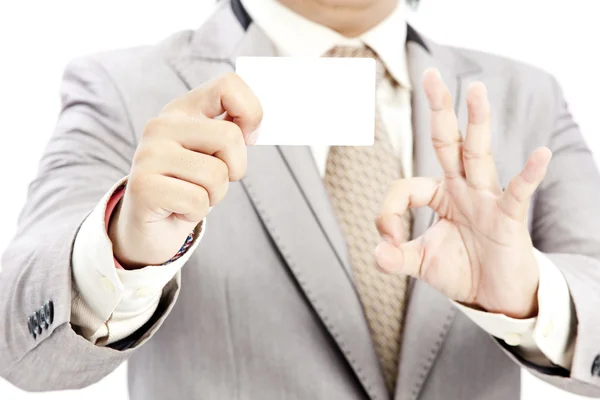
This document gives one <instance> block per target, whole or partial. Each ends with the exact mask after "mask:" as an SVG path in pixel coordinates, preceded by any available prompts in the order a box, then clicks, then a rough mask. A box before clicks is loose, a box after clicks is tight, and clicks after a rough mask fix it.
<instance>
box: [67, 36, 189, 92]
mask: <svg viewBox="0 0 600 400" xmlns="http://www.w3.org/2000/svg"><path fill="white" fill-rule="evenodd" d="M191 35H192V31H183V32H179V33H176V34H174V35H171V36H170V37H168V38H167V39H165V40H163V41H161V42H159V43H157V44H154V45H147V46H138V47H131V48H124V49H117V50H110V51H105V52H100V53H96V54H90V55H86V56H83V57H79V58H77V59H74V60H72V61H71V62H70V63H69V66H68V67H67V69H69V68H74V69H86V68H93V67H95V68H96V69H100V70H102V72H103V73H104V74H106V75H108V76H109V77H110V78H111V80H112V81H113V83H114V84H115V85H116V86H121V85H125V86H127V85H128V84H129V85H130V84H131V83H140V84H141V83H143V84H144V85H147V84H148V83H150V82H151V81H150V79H151V78H153V77H156V76H157V75H169V74H175V72H174V71H173V69H172V68H171V66H170V64H169V59H170V58H171V57H172V56H173V55H175V54H177V53H178V52H180V51H182V49H185V46H186V45H187V44H188V43H189V39H190V36H191Z"/></svg>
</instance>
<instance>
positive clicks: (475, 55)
mask: <svg viewBox="0 0 600 400" xmlns="http://www.w3.org/2000/svg"><path fill="white" fill-rule="evenodd" d="M443 47H445V49H446V51H448V52H450V53H453V54H454V56H455V57H457V58H460V59H462V60H464V61H465V62H469V63H472V64H474V65H477V66H478V67H479V69H480V70H481V71H482V73H483V74H484V75H486V76H496V77H500V78H501V79H505V80H506V81H507V83H508V82H510V83H511V84H513V85H515V86H514V87H517V88H520V89H521V90H525V91H527V90H536V91H539V90H544V89H548V90H554V88H555V86H556V79H555V78H554V76H553V75H552V74H550V73H549V72H548V71H545V70H544V69H542V68H540V67H538V66H535V65H533V64H529V63H526V62H523V61H519V60H516V59H513V58H510V57H505V56H501V55H497V54H492V53H487V52H484V51H479V50H474V49H467V48H460V47H452V46H443Z"/></svg>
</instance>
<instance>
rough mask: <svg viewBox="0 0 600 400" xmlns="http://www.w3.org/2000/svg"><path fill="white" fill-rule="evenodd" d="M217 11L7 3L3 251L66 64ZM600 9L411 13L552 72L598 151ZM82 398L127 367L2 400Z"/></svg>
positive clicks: (510, 2)
mask: <svg viewBox="0 0 600 400" xmlns="http://www.w3.org/2000/svg"><path fill="white" fill-rule="evenodd" d="M299 1H301V0H299ZM211 8H212V0H169V1H160V2H158V1H154V2H152V1H141V0H125V1H124V0H103V1H89V0H88V1H80V0H79V1H77V0H53V1H43V0H34V1H23V2H19V1H2V2H0V135H1V141H0V188H2V189H0V193H2V197H1V198H2V205H1V207H0V251H1V249H4V248H5V247H6V245H7V244H8V241H9V240H10V237H11V236H12V234H13V231H14V228H15V223H16V219H17V214H18V211H19V209H20V207H21V204H22V203H23V201H24V199H25V193H26V188H27V184H28V181H29V180H31V178H32V177H33V176H34V174H35V171H36V169H37V160H38V159H39V157H40V154H41V152H42V150H43V147H44V145H45V142H46V140H47V138H48V136H49V135H50V134H51V132H52V129H53V125H54V122H55V120H56V116H57V112H58V111H59V109H58V106H59V103H58V100H59V99H58V85H59V81H60V76H61V73H62V69H63V67H64V65H65V64H66V62H67V61H68V60H69V59H71V58H73V57H76V56H78V55H82V54H86V53H92V52H97V51H101V50H108V49H111V48H119V47H128V46H133V45H139V44H150V43H154V42H156V41H158V40H160V39H161V38H163V37H165V36H167V35H169V34H170V33H172V32H175V31H177V30H181V29H187V28H195V27H197V26H198V25H200V24H201V22H202V21H203V19H204V18H206V16H207V15H208V14H209V13H210V10H211ZM599 11H600V2H597V1H590V0H569V1H565V0H423V1H422V6H421V8H420V9H419V12H418V13H417V14H416V15H413V16H411V20H412V21H413V22H414V25H415V26H416V27H417V28H419V30H420V31H421V32H423V33H424V34H426V35H427V36H429V37H431V38H433V39H435V40H437V41H439V42H444V43H451V44H455V45H460V46H465V47H472V48H478V49H484V50H486V51H490V52H494V53H500V54H503V55H507V56H510V57H513V58H517V59H520V60H523V61H526V62H529V63H532V64H535V65H538V66H541V67H543V68H544V69H546V70H548V71H550V72H552V73H553V74H554V75H556V76H557V77H558V79H559V81H560V82H561V83H562V85H563V88H564V89H565V93H566V96H567V99H569V101H570V103H571V108H572V110H573V112H574V114H575V118H576V119H577V120H578V121H579V123H580V125H581V128H582V130H583V133H584V135H585V136H586V138H587V140H588V143H589V145H590V146H591V148H592V150H594V152H595V154H598V153H599V152H600V136H599V135H597V134H596V135H595V133H597V132H598V131H599V130H600V121H599V120H598V118H597V117H598V110H597V108H598V106H599V105H600V101H599V95H598V91H599V89H600V73H598V71H600V58H598V57H597V54H598V43H597V40H598V38H600V24H598V23H597V21H596V18H597V16H598V15H599V14H600V13H599ZM0 340H2V338H0ZM38 372H39V373H44V371H38ZM524 378H525V379H524V381H523V396H522V398H523V399H526V400H537V399H564V400H574V399H580V397H576V396H572V395H569V394H566V393H564V392H561V391H558V390H555V389H553V388H552V387H550V386H548V385H546V384H545V383H542V382H540V381H538V380H536V379H535V378H533V377H531V376H530V375H528V374H526V375H525V376H524ZM82 398H86V399H89V400H95V399H98V400H99V399H103V400H104V399H107V398H109V399H111V400H125V399H126V398H127V393H126V371H125V368H124V367H121V368H120V369H118V370H117V371H116V372H115V373H114V374H112V375H111V376H109V377H108V378H106V379H105V380H104V381H102V382H100V383H98V384H96V385H94V386H92V387H90V388H88V389H85V390H83V391H79V392H62V393H50V394H28V393H24V392H21V391H19V390H17V389H15V388H13V387H11V386H10V385H9V384H7V383H6V382H4V381H2V380H1V379H0V399H1V400H58V399H61V400H70V399H72V400H75V399H82Z"/></svg>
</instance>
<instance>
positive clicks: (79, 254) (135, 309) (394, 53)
mask: <svg viewBox="0 0 600 400" xmlns="http://www.w3.org/2000/svg"><path fill="white" fill-rule="evenodd" d="M242 2H243V4H244V6H245V8H246V10H247V11H248V13H249V14H250V16H251V17H252V19H253V21H254V23H256V24H257V25H258V26H259V27H260V28H261V29H263V31H264V32H265V33H266V35H267V36H268V37H269V38H270V39H271V40H272V41H273V42H274V44H275V47H276V49H277V51H278V53H279V55H280V56H303V57H320V56H322V55H323V54H324V53H325V52H327V51H328V50H329V49H331V48H332V47H334V46H339V45H345V46H363V45H367V46H369V47H371V48H372V49H373V50H374V51H375V52H376V53H377V54H378V56H379V57H380V58H381V60H382V61H383V63H384V64H385V66H386V69H387V71H388V72H389V75H388V76H387V78H386V79H385V80H384V82H383V83H382V84H381V85H380V87H378V88H377V101H378V107H379V111H380V113H381V118H382V121H383V124H384V127H385V129H386V130H387V132H388V134H390V139H391V141H392V145H393V146H394V149H395V151H396V152H397V154H398V156H399V157H400V158H401V161H402V168H403V171H404V176H405V177H411V176H412V173H413V171H412V165H413V154H412V147H413V145H412V127H411V104H410V97H411V82H410V79H409V75H408V67H407V60H406V52H405V51H404V50H403V49H404V48H405V43H404V42H405V38H406V30H407V25H406V21H405V14H404V11H405V10H404V8H403V6H402V3H401V2H400V4H399V6H398V8H397V9H396V10H395V11H394V12H393V13H392V14H391V15H390V16H389V17H388V18H386V19H385V20H384V21H382V22H381V23H380V24H379V25H378V26H376V27H375V28H373V29H372V30H370V31H369V32H366V33H365V34H363V35H361V36H360V37H359V38H352V39H348V38H345V37H343V36H341V35H340V34H338V33H337V32H335V31H332V30H331V29H328V28H327V27H324V26H322V25H318V24H316V23H314V22H312V21H310V20H308V19H305V18H303V17H302V16H300V15H298V14H296V13H294V12H292V11H291V10H289V9H287V8H286V7H284V6H283V5H281V4H280V3H279V2H278V1H277V0H242ZM413 84H416V83H413ZM311 150H312V154H313V157H314V159H315V163H316V164H317V168H318V170H319V172H320V173H321V176H324V174H325V165H326V161H327V155H328V151H329V148H328V147H327V146H320V147H317V146H315V147H312V148H311ZM120 184H121V182H118V183H116V184H115V186H114V188H113V189H112V190H111V191H109V193H107V195H106V196H105V197H104V198H103V200H102V201H101V202H100V204H99V205H98V206H97V208H96V209H95V210H94V211H93V212H92V213H91V214H90V215H89V216H88V218H87V219H86V221H85V222H84V224H83V225H82V227H81V229H80V231H79V233H78V235H77V238H76V240H75V248H74V251H73V276H74V286H73V301H72V322H73V324H74V325H77V326H79V327H80V328H81V334H82V335H83V336H84V337H86V338H87V339H88V340H90V341H91V342H93V343H96V344H98V345H106V344H109V343H112V342H115V341H117V340H119V339H122V338H124V337H127V336H128V335H130V334H131V333H133V332H134V331H135V330H136V329H138V328H139V327H141V326H142V325H143V324H144V323H145V322H147V321H148V320H149V318H150V317H151V316H152V314H153V313H154V311H155V310H156V307H157V305H158V301H159V299H160V295H161V292H162V288H163V287H164V286H165V285H166V284H167V283H168V282H169V281H170V280H171V279H173V277H174V276H175V275H176V274H179V273H180V271H179V270H180V269H181V267H182V266H183V265H184V264H185V262H186V261H187V259H189V257H190V256H191V254H192V253H193V251H194V250H195V248H196V247H197V245H198V243H199V241H200V240H201V236H202V235H203V234H204V232H205V231H206V224H204V228H203V230H202V232H201V233H199V234H198V235H197V237H196V239H195V242H194V245H193V246H192V247H191V248H190V249H189V250H188V252H187V253H186V254H185V255H184V256H183V257H182V258H180V259H178V260H176V261H175V262H173V263H171V264H168V265H166V266H160V267H156V266H148V267H146V268H143V269H139V270H134V271H127V270H117V269H116V268H115V266H114V263H113V253H112V244H111V242H110V239H109V238H108V235H107V234H106V229H105V227H104V214H105V210H106V204H107V202H108V200H109V199H110V197H111V195H112V193H113V191H114V190H115V189H116V188H117V187H118V186H119V185H120ZM208 219H210V218H208ZM535 255H536V259H537V262H538V266H539V268H540V284H539V290H538V302H539V314H538V316H537V317H536V318H530V319H524V320H517V319H513V318H509V317H506V316H504V315H501V314H493V313H487V312H483V311H478V310H474V309H472V308H469V307H465V306H462V305H460V304H457V303H455V304H456V306H457V307H458V309H459V310H461V311H462V312H463V313H464V314H465V315H466V316H468V317H469V318H470V319H471V320H472V321H473V322H474V323H475V324H477V325H478V326H480V327H481V328H482V329H484V330H485V331H487V332H488V333H490V334H491V335H493V336H495V337H498V338H500V339H502V340H504V341H505V342H506V343H507V344H509V345H511V346H518V347H516V350H518V351H519V352H520V353H521V355H522V356H524V357H526V358H527V359H528V360H530V361H532V362H535V363H537V364H540V365H545V364H549V363H550V362H551V363H554V364H557V365H560V366H563V367H565V368H567V369H569V368H570V366H571V362H572V347H573V346H571V344H572V343H573V341H574V340H575V337H574V336H573V335H571V334H570V332H571V331H572V330H571V329H570V328H571V325H572V324H574V323H575V319H574V311H573V306H572V303H571V298H570V294H569V290H568V287H567V284H566V281H565V279H564V277H563V276H562V274H561V273H560V271H559V270H558V268H557V267H556V266H554V264H553V263H552V262H551V261H550V260H549V259H548V258H547V257H545V256H544V255H543V254H542V253H540V252H537V251H536V253H535ZM183 284H185V283H183Z"/></svg>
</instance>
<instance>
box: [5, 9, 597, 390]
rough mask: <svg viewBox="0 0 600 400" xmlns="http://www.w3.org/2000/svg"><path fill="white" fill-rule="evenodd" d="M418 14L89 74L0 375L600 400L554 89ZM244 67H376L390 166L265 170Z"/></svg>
mask: <svg viewBox="0 0 600 400" xmlns="http://www.w3.org/2000/svg"><path fill="white" fill-rule="evenodd" d="M403 7H404V6H403V5H402V4H397V3H396V1H395V0H353V1H348V0H337V1H336V0H328V1H325V2H321V1H316V0H302V1H300V0H281V3H278V2H276V1H274V0H243V3H242V2H240V1H239V0H231V2H229V1H227V2H223V3H222V4H220V5H219V6H218V8H217V10H216V12H215V13H214V15H212V16H211V17H210V18H209V19H208V21H207V22H206V23H205V24H204V26H203V27H202V28H201V29H200V30H198V31H197V32H184V33H180V34H177V35H175V36H173V37H171V38H169V39H168V40H166V41H165V42H164V43H162V44H160V45H157V46H153V47H144V48H140V49H134V50H127V51H120V52H113V53H108V54H102V55H98V56H95V57H89V58H86V59H82V60H78V61H76V62H74V63H72V64H71V65H70V66H69V67H68V69H67V72H66V74H65V79H64V85H63V92H62V93H63V104H64V110H63V112H62V114H61V117H60V120H59V122H58V125H57V128H56V132H55V134H54V135H53V137H52V139H51V141H50V144H49V145H48V148H47V150H46V152H45V154H44V156H43V159H42V161H41V165H40V172H39V175H38V177H37V178H36V179H35V180H34V182H33V183H32V185H31V187H30V193H29V199H28V203H27V205H26V206H25V209H24V211H23V213H22V215H21V219H20V225H19V229H18V232H17V236H16V238H15V240H14V241H13V242H12V244H11V245H10V247H9V248H8V250H7V252H6V254H5V256H4V258H3V263H2V272H1V275H0V278H1V279H0V285H1V286H0V289H1V290H0V293H1V295H0V296H2V297H1V298H0V300H1V301H0V317H1V321H2V323H1V325H0V335H1V337H2V338H3V341H2V345H0V361H1V363H0V366H1V367H0V375H1V376H2V377H4V378H6V379H8V380H9V381H11V382H12V383H14V384H15V385H17V386H19V387H22V388H24V389H26V390H35V391H39V390H59V389H72V388H79V387H83V386H86V385H89V384H91V383H94V382H96V381H98V380H99V379H101V378H103V377H104V376H106V375H107V374H108V373H110V372H111V371H113V370H114V369H115V368H116V367H117V366H118V365H120V364H121V363H122V362H123V361H125V360H127V359H129V367H130V369H129V378H130V379H129V386H130V395H131V398H133V399H145V400H147V399H150V400H151V399H191V398H194V399H196V398H202V399H232V398H244V399H363V398H368V399H386V398H395V399H402V400H405V399H423V400H433V399H503V400H504V399H516V398H518V396H519V372H520V367H524V368H527V369H529V370H530V371H531V372H533V373H534V374H535V375H537V376H538V377H540V378H542V379H544V380H546V381H548V382H550V383H552V384H554V385H556V386H557V387H560V388H562V389H566V390H570V391H572V392H574V393H582V394H586V395H590V396H596V397H599V396H600V356H599V354H600V341H598V337H600V336H599V334H600V312H598V309H599V306H600V298H599V295H598V293H600V273H599V271H600V231H599V230H598V229H596V225H597V221H600V207H599V206H598V204H597V200H596V199H597V198H599V197H600V179H599V176H598V172H597V169H596V167H595V166H594V163H593V160H592V156H591V154H590V152H589V150H588V149H587V147H586V145H585V143H584V142H583V139H582V137H581V135H580V133H579V131H578V128H577V126H576V125H575V124H574V122H573V121H572V119H571V117H570V115H569V113H568V111H567V109H566V105H565V103H564V100H563V97H562V94H561V91H560V89H559V88H558V85H557V84H556V82H555V81H554V80H553V79H552V78H551V77H549V76H547V75H546V74H544V73H542V72H540V71H538V70H535V69H533V68H531V67H528V66H525V65H521V64H518V63H516V62H512V61H508V60H505V59H501V58H498V57H495V56H491V55H487V54H482V53H478V52H474V51H467V50H461V49H455V48H450V47H444V46H439V45H437V44H435V43H432V42H431V41H429V40H427V39H425V38H423V37H422V36H421V35H420V34H418V33H417V32H415V31H414V30H413V29H412V28H410V27H409V26H407V25H406V23H405V22H404V15H403V14H404V8H403ZM240 55H252V56H273V55H279V56H281V55H291V56H310V57H318V56H329V57H372V58H374V59H375V60H376V64H377V65H378V76H377V115H378V117H377V120H376V122H375V130H376V140H375V144H374V145H373V146H371V147H355V148H353V147H347V148H345V147H332V148H319V147H314V148H308V147H256V148H253V147H252V146H251V145H252V144H253V143H254V142H255V141H256V137H257V135H259V134H260V133H259V132H260V131H259V130H258V126H259V124H260V120H261V117H262V110H261V106H260V102H259V100H258V99H257V98H256V97H255V96H254V94H253V93H252V92H251V90H250V89H249V88H248V87H247V86H246V85H245V83H244V82H243V81H242V80H241V79H240V78H238V77H237V76H236V75H234V74H232V73H231V71H232V70H233V63H234V60H235V59H236V57H238V56H240ZM481 82H483V83H484V84H485V86H484V84H483V83H481ZM486 88H487V89H486ZM488 96H489V100H488ZM303 117H305V118H310V116H303ZM334 117H339V116H332V118H334ZM290 123H293V121H290ZM247 146H248V147H247ZM551 155H552V161H550V158H551ZM124 176H126V178H123V177H124ZM238 180H241V182H239V183H235V184H231V185H229V182H235V181H238ZM536 189H537V190H536ZM212 207H214V208H212ZM409 208H412V209H413V212H412V213H411V212H408V209H409ZM209 211H210V213H209ZM376 217H377V218H376ZM375 220H376V222H375ZM377 230H379V232H378V231H377ZM409 236H410V238H412V240H410V241H406V239H407V238H409ZM182 244H183V245H182ZM184 264H185V267H184ZM377 267H379V268H377ZM409 277H410V278H409ZM167 317H168V318H167ZM150 339H151V340H150Z"/></svg>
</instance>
